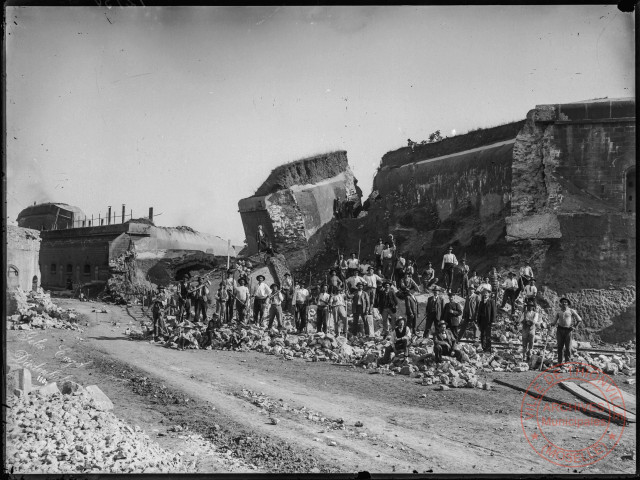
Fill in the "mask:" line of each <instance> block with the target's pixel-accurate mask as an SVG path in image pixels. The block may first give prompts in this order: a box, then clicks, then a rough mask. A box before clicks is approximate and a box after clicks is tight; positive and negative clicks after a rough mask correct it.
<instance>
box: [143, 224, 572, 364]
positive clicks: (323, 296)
mask: <svg viewBox="0 0 640 480" xmlns="http://www.w3.org/2000/svg"><path fill="white" fill-rule="evenodd" d="M373 253H374V258H373V259H372V260H366V262H367V263H365V262H362V264H361V262H360V260H359V259H358V257H357V255H356V253H351V254H350V256H349V258H347V259H345V258H344V255H343V254H339V255H338V259H337V261H336V263H335V265H334V266H333V268H331V269H330V270H329V272H328V274H327V275H326V276H325V280H324V282H322V284H321V285H320V287H319V288H318V290H317V291H316V292H314V294H312V293H311V292H310V291H309V289H308V288H307V285H306V283H305V282H304V281H303V280H302V279H298V280H296V281H294V280H293V278H292V276H291V274H290V273H286V274H285V276H284V280H283V281H282V285H279V284H277V283H273V284H271V285H267V283H265V277H264V276H263V275H257V276H256V277H255V282H254V281H253V279H252V278H250V275H249V269H248V268H246V266H245V265H244V262H242V261H238V262H237V263H236V266H235V268H232V269H229V270H228V271H227V272H226V273H227V274H226V278H224V279H223V281H221V282H220V285H219V288H218V290H217V291H216V292H215V312H214V313H213V315H212V317H211V319H212V321H213V324H214V325H217V326H218V327H219V326H220V325H223V324H230V323H232V322H233V321H234V319H235V321H237V322H239V323H241V324H246V323H252V324H254V325H258V326H261V327H266V329H269V330H270V329H271V328H273V326H274V321H275V324H276V327H277V328H278V329H282V328H284V314H285V313H288V314H290V315H292V316H293V323H294V325H295V330H296V331H297V332H298V333H303V332H306V331H307V328H308V323H309V306H310V305H311V304H315V305H316V309H315V313H316V321H315V327H316V331H318V332H325V333H329V332H332V333H334V334H335V335H345V336H346V335H347V334H348V333H349V330H348V320H347V313H348V308H347V306H348V305H349V304H350V307H351V313H352V315H353V321H352V323H351V332H350V333H351V334H352V335H358V333H359V330H360V325H361V324H362V330H363V333H364V335H366V336H373V335H374V330H375V328H374V317H376V318H379V319H381V321H382V336H383V338H386V337H387V336H389V335H390V338H391V345H390V346H389V347H388V349H387V352H386V354H385V359H386V360H387V361H388V359H389V358H390V355H391V354H398V353H402V352H405V353H406V351H407V349H408V347H409V345H410V344H411V341H412V338H413V336H414V335H415V334H416V333H417V330H418V329H419V328H420V326H421V324H422V322H425V328H424V334H423V338H425V339H426V338H428V337H429V335H430V333H431V330H432V328H433V329H434V332H433V337H432V338H433V342H434V350H433V351H434V355H435V358H436V360H437V361H440V360H441V358H442V356H443V355H453V356H458V357H460V356H461V354H460V350H459V349H458V348H457V347H456V344H457V343H458V342H459V341H460V340H461V339H462V338H463V337H464V335H465V333H466V331H467V329H471V330H472V332H473V333H472V336H473V338H474V339H475V341H476V342H478V343H479V346H481V347H482V351H484V352H491V351H492V346H491V328H492V325H493V324H494V322H495V321H496V317H497V313H498V307H497V301H498V294H499V293H501V297H502V303H501V307H500V309H501V310H503V311H505V312H506V309H505V307H506V306H507V305H509V306H510V311H509V312H508V313H509V314H510V318H511V320H512V322H513V323H514V324H516V323H521V328H522V341H523V354H524V358H525V360H526V361H529V360H530V358H531V351H532V348H533V343H534V336H535V333H536V329H538V328H540V326H541V325H542V321H541V315H540V312H539V309H538V307H537V300H536V298H537V288H536V286H535V283H536V282H535V278H534V276H533V270H532V268H531V266H530V265H529V263H526V264H525V265H524V266H523V267H522V268H520V271H519V272H518V274H516V273H515V272H510V273H509V274H508V275H507V278H506V279H504V280H501V279H500V277H499V275H498V273H497V269H496V268H495V267H493V268H492V269H491V270H490V272H489V273H488V274H487V275H486V276H484V277H480V276H478V275H477V273H476V272H475V271H470V269H469V266H468V265H467V264H466V262H465V260H464V259H463V260H461V261H460V262H459V261H458V259H457V258H456V256H455V254H454V253H453V248H452V247H449V248H448V250H447V253H446V254H445V255H444V256H443V258H442V263H441V265H440V271H441V278H442V279H443V281H442V282H441V283H442V284H443V286H440V285H438V283H440V279H439V277H436V275H435V270H434V268H433V265H432V263H431V262H428V263H427V267H426V268H425V270H424V271H423V272H422V274H419V273H418V272H417V266H416V264H415V262H413V261H411V260H407V259H406V258H405V255H403V254H402V253H399V252H397V248H396V246H395V242H394V240H393V236H391V235H390V236H389V240H388V241H387V242H383V241H382V239H380V240H379V242H378V244H377V245H376V247H375V249H374V252H373ZM454 279H455V280H456V281H454ZM196 282H197V283H196V285H195V286H192V285H191V284H190V278H189V277H185V278H184V279H183V280H182V282H181V283H180V286H179V291H178V302H177V304H174V305H173V306H172V305H170V306H169V307H170V308H171V307H173V313H174V314H175V315H176V316H177V317H178V321H183V320H190V318H191V308H192V307H194V317H193V320H194V322H196V323H197V322H199V320H200V317H202V320H203V322H206V320H207V299H208V295H209V288H208V286H209V285H210V282H209V281H208V280H207V278H205V277H197V278H196ZM453 285H456V287H457V288H456V292H455V293H456V294H459V295H460V296H461V297H463V298H464V299H465V302H464V307H462V306H461V305H460V304H459V303H457V302H456V301H455V300H454V295H453V293H454V292H452V286H453ZM418 293H428V294H430V296H429V298H428V299H427V302H426V306H425V312H424V316H423V318H422V321H421V322H420V325H418V324H417V323H418V318H419V312H418V302H417V299H416V296H415V295H416V294H418ZM521 295H523V304H524V308H523V311H522V312H519V311H518V310H517V300H518V298H519V297H520V296H521ZM400 301H404V307H405V314H406V318H405V317H400V316H397V311H398V304H399V302H400ZM570 305H571V302H570V301H569V299H567V298H565V297H563V298H561V300H560V312H559V313H557V315H556V316H555V318H554V319H553V320H552V321H550V322H549V326H555V325H557V335H556V336H557V342H558V363H562V362H563V359H564V361H569V360H570V358H571V350H570V346H571V336H572V331H573V329H574V328H575V327H577V326H578V325H579V324H580V323H581V322H582V320H581V318H580V316H579V315H578V314H577V312H576V311H575V310H574V309H572V308H570ZM374 314H375V315H374ZM154 318H155V314H154ZM154 323H155V322H154ZM383 361H384V360H383Z"/></svg>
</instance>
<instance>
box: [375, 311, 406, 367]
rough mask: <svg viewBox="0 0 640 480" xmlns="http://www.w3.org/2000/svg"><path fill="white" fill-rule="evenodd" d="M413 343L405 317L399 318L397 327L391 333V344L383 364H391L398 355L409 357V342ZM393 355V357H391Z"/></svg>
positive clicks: (385, 352) (386, 351)
mask: <svg viewBox="0 0 640 480" xmlns="http://www.w3.org/2000/svg"><path fill="white" fill-rule="evenodd" d="M410 341H411V329H410V328H409V327H407V322H406V320H405V319H404V317H398V319H397V320H396V327H395V328H394V329H393V330H392V331H391V344H390V345H388V346H387V348H386V349H385V351H384V357H383V358H382V362H381V363H383V364H386V363H389V362H390V361H391V360H392V359H393V357H395V356H396V355H400V354H402V355H404V356H405V357H406V356H407V355H409V342H410ZM391 354H393V357H392V356H391Z"/></svg>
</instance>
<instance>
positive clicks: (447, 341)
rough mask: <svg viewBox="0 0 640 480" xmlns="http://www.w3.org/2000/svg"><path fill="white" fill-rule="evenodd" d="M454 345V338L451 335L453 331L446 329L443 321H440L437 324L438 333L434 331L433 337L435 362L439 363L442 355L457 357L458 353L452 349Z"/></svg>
mask: <svg viewBox="0 0 640 480" xmlns="http://www.w3.org/2000/svg"><path fill="white" fill-rule="evenodd" d="M455 346H456V338H455V337H454V336H453V333H451V331H450V330H449V329H447V324H446V323H445V322H440V324H439V325H438V333H436V335H435V337H434V338H433V354H434V356H435V359H436V362H437V363H441V362H442V356H443V355H447V356H456V357H459V356H460V353H459V351H457V350H454V347H455ZM458 359H459V358H458Z"/></svg>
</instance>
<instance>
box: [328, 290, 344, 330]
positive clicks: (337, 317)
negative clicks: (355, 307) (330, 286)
mask: <svg viewBox="0 0 640 480" xmlns="http://www.w3.org/2000/svg"><path fill="white" fill-rule="evenodd" d="M329 304H330V308H331V317H332V318H333V324H334V333H335V334H336V336H339V335H340V334H341V333H343V334H344V336H345V337H346V336H347V300H346V298H345V294H344V289H343V288H342V287H338V289H337V290H335V291H334V292H333V293H332V294H331V298H330V300H329Z"/></svg>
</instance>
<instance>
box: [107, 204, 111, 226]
mask: <svg viewBox="0 0 640 480" xmlns="http://www.w3.org/2000/svg"><path fill="white" fill-rule="evenodd" d="M107 225H111V205H109V213H107Z"/></svg>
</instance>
